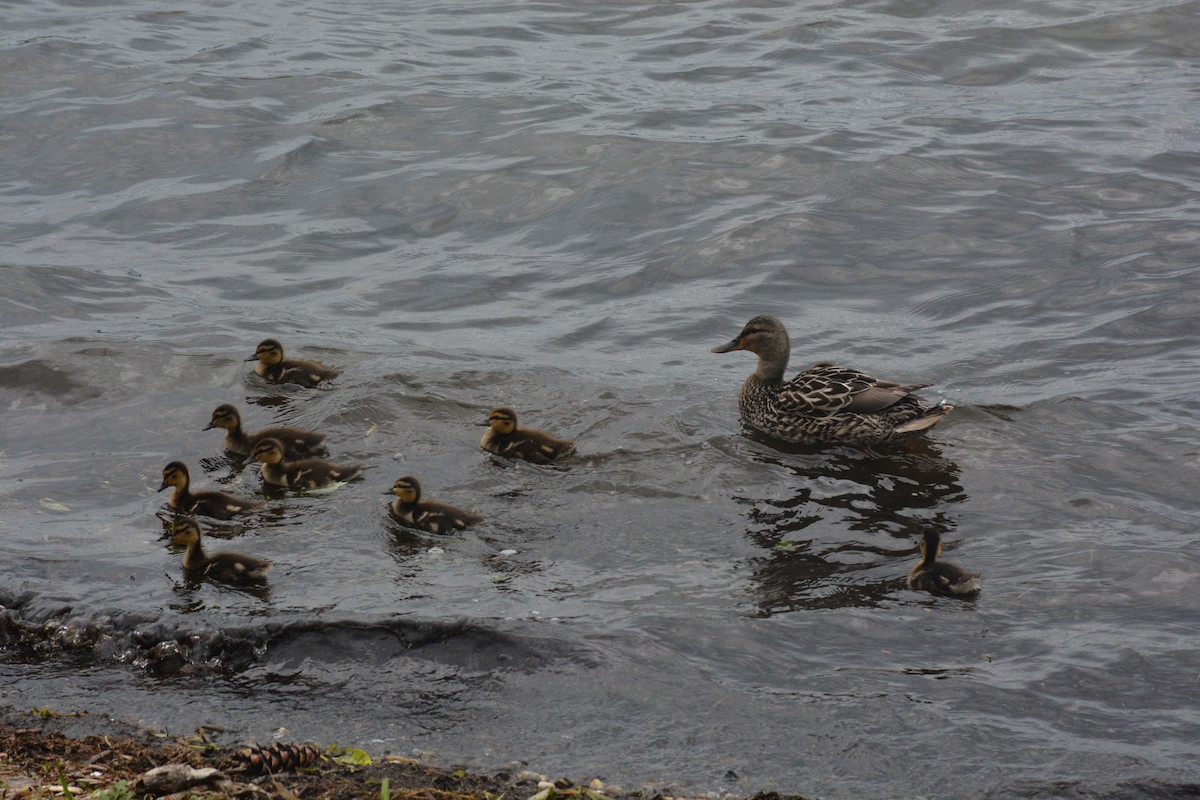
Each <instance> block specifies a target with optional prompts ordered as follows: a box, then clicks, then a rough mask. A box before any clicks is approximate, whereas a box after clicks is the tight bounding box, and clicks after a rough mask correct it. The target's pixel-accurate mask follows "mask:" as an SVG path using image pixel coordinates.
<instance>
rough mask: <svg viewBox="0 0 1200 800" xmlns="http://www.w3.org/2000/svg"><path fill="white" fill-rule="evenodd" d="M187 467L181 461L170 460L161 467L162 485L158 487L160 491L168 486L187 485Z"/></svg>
mask: <svg viewBox="0 0 1200 800" xmlns="http://www.w3.org/2000/svg"><path fill="white" fill-rule="evenodd" d="M188 481H189V478H188V468H187V466H186V465H185V464H184V463H183V462H182V461H172V462H171V463H170V464H167V465H166V466H165V467H163V471H162V486H159V487H158V490H159V491H160V492H161V491H162V490H163V489H166V488H167V487H168V486H179V487H183V486H187V485H188Z"/></svg>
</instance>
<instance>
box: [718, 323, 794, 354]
mask: <svg viewBox="0 0 1200 800" xmlns="http://www.w3.org/2000/svg"><path fill="white" fill-rule="evenodd" d="M790 348H791V342H790V341H789V340H788V334H787V328H785V327H783V323H782V322H781V321H780V320H779V318H778V317H772V316H771V315H769V314H760V315H759V316H757V317H755V318H754V319H752V320H750V321H749V322H747V323H746V325H745V326H744V327H743V328H742V332H741V333H739V334H738V335H737V336H736V337H735V338H734V339H733V340H732V341H730V342H728V343H727V344H723V345H721V346H720V347H714V348H713V349H712V351H713V352H714V353H732V352H733V351H734V350H749V351H750V352H751V353H755V354H757V355H760V356H763V355H774V354H776V353H786V352H787V351H788V350H790Z"/></svg>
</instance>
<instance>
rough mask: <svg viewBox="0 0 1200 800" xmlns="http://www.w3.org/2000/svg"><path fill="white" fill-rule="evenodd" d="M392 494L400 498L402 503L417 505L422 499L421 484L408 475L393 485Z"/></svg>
mask: <svg viewBox="0 0 1200 800" xmlns="http://www.w3.org/2000/svg"><path fill="white" fill-rule="evenodd" d="M390 494H394V495H396V497H398V498H400V502H401V503H405V504H408V503H416V502H418V501H419V500H420V499H421V484H420V482H419V481H418V480H417V479H416V478H414V477H412V476H411V475H407V476H405V477H403V478H401V479H400V480H398V481H396V482H395V483H393V484H392V491H391V492H390Z"/></svg>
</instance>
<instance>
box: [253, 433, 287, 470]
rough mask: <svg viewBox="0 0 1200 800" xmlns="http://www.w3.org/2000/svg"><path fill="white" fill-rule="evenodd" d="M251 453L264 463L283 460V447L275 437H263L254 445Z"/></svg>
mask: <svg viewBox="0 0 1200 800" xmlns="http://www.w3.org/2000/svg"><path fill="white" fill-rule="evenodd" d="M252 455H253V456H254V458H255V460H257V461H261V462H262V463H264V464H278V463H279V462H280V461H283V447H282V446H281V445H280V444H279V442H278V441H276V440H275V439H263V440H262V441H261V442H259V443H258V444H256V445H255V446H254V453H253V454H252Z"/></svg>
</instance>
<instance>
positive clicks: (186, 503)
mask: <svg viewBox="0 0 1200 800" xmlns="http://www.w3.org/2000/svg"><path fill="white" fill-rule="evenodd" d="M191 481H192V478H191V475H190V473H189V472H188V468H187V464H184V463H183V462H182V461H172V462H171V463H170V464H167V465H166V466H165V467H163V471H162V486H159V487H158V491H160V492H161V491H162V490H163V489H166V488H167V487H168V486H174V487H175V491H173V492H171V496H170V497H168V498H167V506H169V507H170V509H171V510H172V511H174V512H176V513H178V514H201V515H203V516H205V517H212V518H213V519H233V518H234V517H236V516H237V515H238V514H250V513H252V512H254V511H261V510H262V508H263V503H262V501H261V500H247V499H245V498H242V497H234V496H233V495H231V494H226V493H225V492H218V491H215V490H209V491H204V492H194V493H193V492H192V491H191Z"/></svg>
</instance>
